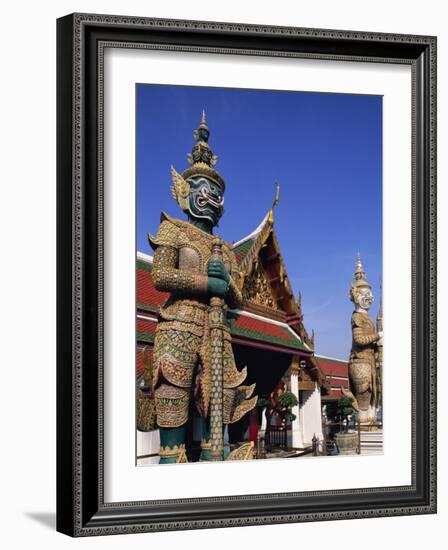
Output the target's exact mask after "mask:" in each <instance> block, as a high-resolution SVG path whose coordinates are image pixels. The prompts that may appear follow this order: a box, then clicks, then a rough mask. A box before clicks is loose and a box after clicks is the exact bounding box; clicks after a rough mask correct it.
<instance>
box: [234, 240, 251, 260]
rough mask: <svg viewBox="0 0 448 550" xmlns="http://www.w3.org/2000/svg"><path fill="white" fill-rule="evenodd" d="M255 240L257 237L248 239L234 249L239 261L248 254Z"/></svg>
mask: <svg viewBox="0 0 448 550" xmlns="http://www.w3.org/2000/svg"><path fill="white" fill-rule="evenodd" d="M254 242H255V239H247V241H244V242H243V243H241V244H239V245H238V246H237V247H235V248H234V249H233V252H234V253H235V256H236V257H237V259H238V261H239V262H240V261H241V260H242V259H243V258H244V257H245V256H246V254H247V253H248V252H249V250H250V249H251V248H252V245H253V244H254Z"/></svg>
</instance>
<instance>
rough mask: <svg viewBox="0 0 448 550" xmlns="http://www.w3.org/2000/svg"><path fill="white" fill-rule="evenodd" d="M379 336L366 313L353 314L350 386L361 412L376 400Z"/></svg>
mask: <svg viewBox="0 0 448 550" xmlns="http://www.w3.org/2000/svg"><path fill="white" fill-rule="evenodd" d="M378 340H379V335H378V333H377V332H376V331H375V325H374V323H373V321H372V319H371V318H370V316H369V315H368V314H367V312H366V313H361V312H359V311H354V312H353V314H352V350H351V353H350V360H349V373H350V385H351V386H352V392H353V394H354V395H355V396H356V399H357V401H358V406H359V408H360V410H361V411H365V410H367V409H368V408H369V406H370V405H371V404H372V403H373V402H375V400H376V393H377V388H376V363H375V352H376V342H377V341H378Z"/></svg>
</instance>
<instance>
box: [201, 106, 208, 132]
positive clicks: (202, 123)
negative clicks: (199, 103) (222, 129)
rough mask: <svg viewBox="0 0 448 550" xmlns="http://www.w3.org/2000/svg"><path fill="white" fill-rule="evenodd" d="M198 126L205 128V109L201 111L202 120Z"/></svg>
mask: <svg viewBox="0 0 448 550" xmlns="http://www.w3.org/2000/svg"><path fill="white" fill-rule="evenodd" d="M200 126H205V127H206V128H207V120H206V118H205V109H202V119H201V124H200Z"/></svg>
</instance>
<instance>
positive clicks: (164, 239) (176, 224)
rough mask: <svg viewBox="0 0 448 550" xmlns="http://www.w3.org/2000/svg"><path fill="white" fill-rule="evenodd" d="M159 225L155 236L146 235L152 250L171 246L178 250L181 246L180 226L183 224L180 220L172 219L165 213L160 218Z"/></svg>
mask: <svg viewBox="0 0 448 550" xmlns="http://www.w3.org/2000/svg"><path fill="white" fill-rule="evenodd" d="M160 222H161V223H160V225H159V229H158V230H157V235H156V236H155V237H154V236H153V235H148V239H149V243H150V245H151V247H152V249H153V250H155V249H156V248H158V247H159V246H171V247H173V248H179V247H180V246H181V244H182V226H181V224H183V223H185V222H182V220H177V219H176V218H172V217H171V216H169V215H168V214H166V213H165V212H162V214H161V216H160Z"/></svg>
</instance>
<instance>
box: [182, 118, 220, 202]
mask: <svg viewBox="0 0 448 550" xmlns="http://www.w3.org/2000/svg"><path fill="white" fill-rule="evenodd" d="M193 137H194V139H195V140H196V143H195V144H194V145H193V148H192V149H191V153H190V154H189V155H188V157H187V159H188V162H189V163H190V164H191V166H190V167H189V168H187V169H186V170H185V171H184V172H183V173H182V177H183V178H184V179H185V180H186V179H188V178H190V177H192V176H206V177H208V178H210V179H211V180H213V181H214V182H215V183H217V184H218V185H219V186H220V187H221V188H222V190H223V192H224V191H225V183H224V179H223V178H222V176H221V174H219V173H218V172H217V171H216V170H214V166H215V164H216V163H217V162H218V157H217V156H216V155H215V154H214V153H213V151H212V149H211V148H210V145H209V144H208V140H209V137H210V130H209V129H208V126H207V120H206V118H205V111H202V118H201V122H200V124H199V127H198V128H196V130H195V131H194V132H193Z"/></svg>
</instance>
